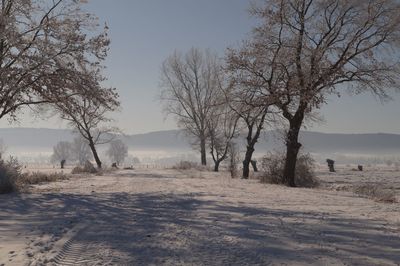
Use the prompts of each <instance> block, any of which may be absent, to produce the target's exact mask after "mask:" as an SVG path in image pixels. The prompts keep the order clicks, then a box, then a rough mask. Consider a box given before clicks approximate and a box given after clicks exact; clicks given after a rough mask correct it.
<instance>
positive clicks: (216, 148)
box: [207, 104, 239, 172]
mask: <svg viewBox="0 0 400 266" xmlns="http://www.w3.org/2000/svg"><path fill="white" fill-rule="evenodd" d="M238 121H239V116H238V115H237V114H236V113H234V112H232V111H231V110H230V108H229V106H228V105H226V104H223V105H219V106H216V107H215V108H214V112H213V115H212V116H211V117H210V118H209V120H208V126H207V127H208V130H209V131H208V135H209V140H208V143H209V148H210V153H211V157H212V159H213V161H214V171H215V172H218V170H219V165H220V164H221V162H223V161H224V160H225V159H227V158H228V153H229V148H230V147H231V144H232V141H233V139H234V138H235V137H237V135H238V130H237V129H238Z"/></svg>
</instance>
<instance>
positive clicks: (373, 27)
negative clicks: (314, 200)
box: [231, 0, 400, 186]
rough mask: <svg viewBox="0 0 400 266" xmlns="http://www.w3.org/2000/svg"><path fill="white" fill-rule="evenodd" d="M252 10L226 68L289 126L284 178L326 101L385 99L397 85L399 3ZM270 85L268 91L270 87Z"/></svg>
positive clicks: (299, 3) (320, 2)
mask: <svg viewBox="0 0 400 266" xmlns="http://www.w3.org/2000/svg"><path fill="white" fill-rule="evenodd" d="M264 3H265V4H264V5H262V6H261V7H257V6H256V7H254V8H253V9H252V12H253V14H254V15H256V16H258V17H259V18H260V19H261V21H262V24H261V25H260V26H258V27H256V28H255V29H254V31H253V32H254V34H253V36H252V38H251V39H250V40H249V41H248V42H247V43H246V48H245V49H243V50H242V51H240V52H238V53H234V56H233V57H232V59H233V60H231V62H232V63H233V65H235V64H236V68H237V69H241V70H244V71H245V72H246V74H247V76H248V77H249V78H248V79H247V80H248V81H251V83H252V84H253V86H254V87H256V88H258V95H259V96H260V97H258V99H257V101H256V102H257V104H259V103H260V102H262V101H263V100H264V101H265V102H269V101H270V100H271V96H272V98H273V100H274V101H275V106H276V107H278V108H279V109H280V111H281V112H282V115H283V117H284V118H285V119H286V121H287V123H288V131H287V135H286V159H285V167H284V179H285V183H286V184H287V185H288V186H296V184H295V169H296V161H297V155H298V152H299V149H300V147H301V144H300V143H299V141H298V136H299V132H300V129H301V127H302V125H303V122H304V119H305V117H306V115H307V114H308V113H310V112H311V111H312V110H313V109H318V108H320V106H321V105H322V104H324V103H325V102H326V97H327V95H330V94H340V90H343V89H345V88H352V89H354V90H355V91H356V92H361V91H372V92H373V93H375V94H377V95H379V96H382V97H387V96H388V94H387V93H388V89H390V88H395V87H398V85H399V83H400V82H399V62H398V60H397V57H395V56H392V54H393V53H397V52H398V48H399V44H400V43H399V41H398V40H399V37H400V36H399V35H400V25H399V24H400V17H399V16H398V14H399V11H400V4H399V3H398V2H397V1H394V0H380V1H358V0H349V1H343V0H265V1H264ZM271 85H272V86H271Z"/></svg>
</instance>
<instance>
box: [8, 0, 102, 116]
mask: <svg viewBox="0 0 400 266" xmlns="http://www.w3.org/2000/svg"><path fill="white" fill-rule="evenodd" d="M82 3H83V1H74V0H57V1H39V0H37V1H36V0H1V1H0V119H2V118H4V117H8V118H9V119H10V120H16V119H17V112H18V111H19V110H20V109H21V108H22V107H24V106H30V105H34V104H41V103H49V102H52V101H54V96H57V97H60V96H61V95H64V98H65V99H66V98H67V96H70V95H75V94H80V95H82V97H96V95H97V93H96V92H95V91H92V90H89V89H88V88H86V87H69V86H65V83H64V82H65V81H66V80H69V79H72V80H81V82H82V83H84V82H85V78H86V77H85V76H82V75H80V74H79V73H78V72H76V64H78V63H80V62H90V63H93V64H96V63H98V62H99V61H101V60H103V59H104V57H105V54H106V50H107V46H108V43H109V40H108V37H107V34H106V33H105V32H101V33H99V34H97V33H96V31H97V22H96V18H95V17H94V16H93V15H91V14H87V13H86V12H84V11H83V10H82V9H81V5H82ZM89 31H90V32H91V34H87V33H88V32H89Z"/></svg>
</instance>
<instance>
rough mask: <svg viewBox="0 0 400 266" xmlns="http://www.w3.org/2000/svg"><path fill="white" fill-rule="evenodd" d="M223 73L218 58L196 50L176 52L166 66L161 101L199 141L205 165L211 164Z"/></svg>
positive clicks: (209, 53) (190, 134) (181, 125)
mask: <svg viewBox="0 0 400 266" xmlns="http://www.w3.org/2000/svg"><path fill="white" fill-rule="evenodd" d="M220 73H221V68H220V64H219V62H218V58H217V56H216V55H215V54H213V53H211V52H210V51H208V50H207V51H205V52H202V51H201V50H199V49H195V48H192V49H191V50H190V51H189V52H187V53H186V54H185V55H181V54H180V53H178V52H175V53H174V54H173V55H171V56H170V57H168V58H167V59H166V60H165V61H164V63H163V65H162V77H161V78H162V93H161V100H162V101H163V102H164V107H165V110H166V112H167V113H169V114H172V115H174V116H175V118H176V120H177V122H178V126H180V127H181V128H183V129H184V130H185V131H186V132H187V133H188V134H189V136H191V137H192V138H193V139H194V140H195V145H196V146H198V147H199V149H200V154H201V163H202V164H203V165H206V164H207V158H206V157H207V156H206V153H207V150H206V144H207V138H208V131H209V130H208V123H207V121H208V120H209V117H210V116H212V115H213V113H212V110H213V107H214V101H215V99H216V97H218V96H217V95H220V92H219V74H220Z"/></svg>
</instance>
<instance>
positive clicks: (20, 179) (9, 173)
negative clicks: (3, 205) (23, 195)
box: [0, 157, 67, 193]
mask: <svg viewBox="0 0 400 266" xmlns="http://www.w3.org/2000/svg"><path fill="white" fill-rule="evenodd" d="M21 168H22V167H21V165H20V164H19V163H18V161H17V159H15V158H13V157H10V159H9V160H8V161H7V162H5V161H4V160H2V159H0V193H10V192H13V191H21V190H23V188H24V187H26V186H27V185H34V184H39V183H44V182H54V181H58V180H64V179H67V176H66V175H65V174H63V173H42V172H34V173H25V174H23V173H22V172H21Z"/></svg>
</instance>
